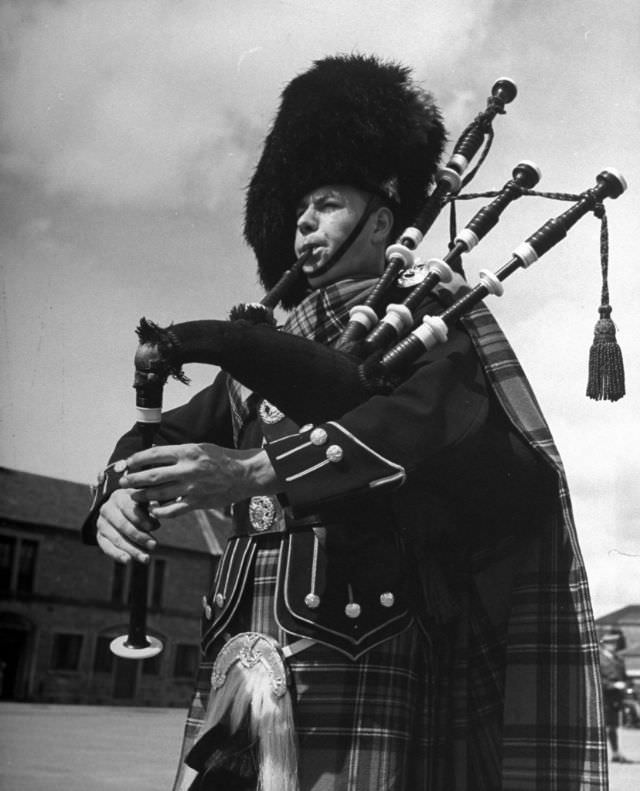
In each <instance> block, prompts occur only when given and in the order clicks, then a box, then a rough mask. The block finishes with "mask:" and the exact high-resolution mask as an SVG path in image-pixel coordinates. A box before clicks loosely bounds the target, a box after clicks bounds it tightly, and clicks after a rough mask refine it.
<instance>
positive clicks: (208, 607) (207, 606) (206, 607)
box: [202, 596, 213, 621]
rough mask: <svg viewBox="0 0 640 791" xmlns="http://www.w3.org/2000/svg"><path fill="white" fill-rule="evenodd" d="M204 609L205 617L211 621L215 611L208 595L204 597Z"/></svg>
mask: <svg viewBox="0 0 640 791" xmlns="http://www.w3.org/2000/svg"><path fill="white" fill-rule="evenodd" d="M202 610H203V612H204V617H205V618H206V619H207V621H210V620H211V616H212V615H213V611H212V610H211V605H210V604H209V602H208V601H207V597H206V596H203V597H202Z"/></svg>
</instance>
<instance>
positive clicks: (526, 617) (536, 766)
mask: <svg viewBox="0 0 640 791" xmlns="http://www.w3.org/2000/svg"><path fill="white" fill-rule="evenodd" d="M463 324H464V326H465V328H466V330H467V332H468V333H469V334H470V336H471V339H472V341H473V343H474V345H475V348H476V350H477V352H478V354H479V355H480V359H481V360H482V362H483V364H484V367H485V370H486V373H487V376H488V377H489V380H490V382H491V384H492V386H493V388H494V390H495V393H496V394H497V396H498V399H499V400H500V403H501V404H502V406H503V408H504V410H505V412H506V414H507V415H508V417H509V418H510V420H511V422H512V423H513V424H514V426H515V427H516V428H517V429H518V430H519V431H520V432H521V434H522V435H523V436H524V437H525V438H526V439H527V440H528V441H529V443H530V444H531V446H532V447H533V448H535V449H536V450H537V451H538V452H539V453H540V454H542V455H543V456H544V457H545V458H546V459H547V460H548V462H549V463H550V464H551V465H552V467H553V468H554V469H555V471H556V473H557V481H558V496H557V500H556V502H557V507H556V509H555V512H554V513H553V514H552V515H550V518H549V520H548V522H547V523H546V524H544V525H541V526H540V532H539V533H538V536H537V540H536V541H535V542H534V543H533V544H532V545H529V546H528V547H527V551H526V552H523V553H522V556H521V563H520V564H519V566H518V570H517V576H516V578H515V583H514V586H513V590H512V594H511V608H510V614H509V622H508V634H507V635H506V639H507V662H506V676H505V679H504V685H505V688H504V701H505V702H504V731H503V756H502V765H503V786H502V787H503V789H504V790H505V791H535V790H536V789H540V788H544V789H546V790H547V791H574V790H575V791H586V790H587V789H591V790H593V791H595V789H598V790H599V791H604V790H605V789H607V788H608V779H607V766H606V744H605V739H604V731H603V717H602V702H601V694H600V679H599V665H598V641H597V637H596V632H595V626H594V621H593V614H592V610H591V601H590V596H589V590H588V584H587V578H586V573H585V568H584V563H583V560H582V556H581V553H580V548H579V546H578V541H577V537H576V529H575V525H574V521H573V515H572V510H571V502H570V499H569V492H568V488H567V483H566V479H565V475H564V471H563V468H562V463H561V461H560V457H559V455H558V451H557V450H556V447H555V445H554V442H553V439H552V437H551V434H550V432H549V429H548V427H547V425H546V423H545V421H544V418H543V416H542V413H541V411H540V408H539V406H538V404H537V401H536V399H535V396H534V395H533V393H532V391H531V388H530V386H529V383H528V382H527V380H526V378H525V376H524V374H523V372H522V369H521V367H520V364H519V363H518V361H517V359H516V357H515V355H514V353H513V351H512V349H511V347H510V346H509V344H508V342H507V341H506V339H505V337H504V335H503V333H502V331H501V330H500V328H499V326H498V324H497V322H496V321H495V319H494V318H493V316H492V315H491V314H490V313H489V311H488V310H487V309H486V308H485V307H484V306H480V307H479V308H478V309H476V310H474V311H473V312H472V313H470V314H469V315H468V316H467V317H465V319H463ZM470 639H472V640H473V641H475V643H476V644H478V645H479V646H480V647H482V645H484V646H485V647H487V648H488V650H491V645H492V643H491V639H489V640H487V637H486V633H485V634H484V635H483V634H480V635H475V636H473V635H472V636H471V638H470Z"/></svg>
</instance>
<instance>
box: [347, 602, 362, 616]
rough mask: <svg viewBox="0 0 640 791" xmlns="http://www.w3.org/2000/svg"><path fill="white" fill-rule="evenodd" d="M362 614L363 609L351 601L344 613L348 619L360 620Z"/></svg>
mask: <svg viewBox="0 0 640 791" xmlns="http://www.w3.org/2000/svg"><path fill="white" fill-rule="evenodd" d="M361 612H362V607H360V605H359V604H357V603H356V602H354V601H350V602H349V604H347V606H346V607H345V608H344V613H345V615H346V616H347V618H359V617H360V613H361Z"/></svg>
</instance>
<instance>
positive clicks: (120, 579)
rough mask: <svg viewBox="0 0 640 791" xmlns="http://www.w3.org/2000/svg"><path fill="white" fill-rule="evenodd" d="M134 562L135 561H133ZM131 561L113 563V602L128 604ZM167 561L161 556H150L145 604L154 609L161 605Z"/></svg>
mask: <svg viewBox="0 0 640 791" xmlns="http://www.w3.org/2000/svg"><path fill="white" fill-rule="evenodd" d="M133 562H135V561H133ZM133 562H132V563H128V564H127V565H124V564H123V563H114V564H113V577H112V578H111V601H112V602H113V603H114V604H129V603H130V597H131V569H132V568H133ZM166 566H167V562H166V560H163V559H162V558H152V559H151V563H150V564H149V576H148V582H147V605H148V606H149V607H155V608H156V609H158V608H160V607H162V596H163V593H164V579H165V572H166Z"/></svg>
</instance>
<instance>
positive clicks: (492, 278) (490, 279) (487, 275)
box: [478, 269, 504, 297]
mask: <svg viewBox="0 0 640 791" xmlns="http://www.w3.org/2000/svg"><path fill="white" fill-rule="evenodd" d="M478 278H479V280H480V282H481V283H482V285H483V286H484V287H485V288H486V289H487V291H488V292H489V294H493V296H494V297H501V296H502V295H503V294H504V286H503V285H502V283H501V282H500V280H498V278H497V277H496V275H495V273H494V272H490V271H489V270H488V269H481V270H480V271H479V272H478Z"/></svg>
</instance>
